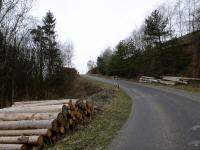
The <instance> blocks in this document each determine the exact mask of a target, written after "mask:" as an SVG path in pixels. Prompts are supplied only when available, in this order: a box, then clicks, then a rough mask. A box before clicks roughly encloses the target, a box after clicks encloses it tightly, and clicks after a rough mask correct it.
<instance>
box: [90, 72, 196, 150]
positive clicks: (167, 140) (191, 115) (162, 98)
mask: <svg viewBox="0 0 200 150" xmlns="http://www.w3.org/2000/svg"><path fill="white" fill-rule="evenodd" d="M87 77H88V78H90V79H92V80H99V81H103V82H107V83H111V84H119V85H120V87H121V88H123V89H124V90H125V91H126V92H127V94H128V95H129V96H130V97H131V98H132V100H133V106H132V112H131V114H130V117H129V119H128V121H127V122H126V123H125V125H124V127H123V128H122V129H121V131H119V134H118V136H117V137H116V138H115V139H114V140H113V141H112V142H111V144H110V145H109V149H110V150H200V95H198V94H192V93H189V92H183V91H180V90H175V89H169V88H161V87H153V86H147V85H142V84H138V83H131V82H128V81H123V80H118V81H116V80H112V79H103V78H99V77H91V76H87Z"/></svg>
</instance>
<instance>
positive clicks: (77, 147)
mask: <svg viewBox="0 0 200 150" xmlns="http://www.w3.org/2000/svg"><path fill="white" fill-rule="evenodd" d="M83 82H84V90H83V91H82V94H83V95H84V96H88V95H89V93H92V94H91V95H90V96H89V97H88V98H87V99H88V100H89V101H91V102H93V103H94V106H97V108H96V111H95V114H94V115H93V117H92V118H91V119H90V120H88V122H87V123H86V124H85V125H82V126H79V127H78V128H77V129H74V131H73V132H71V133H68V134H67V135H65V136H64V137H62V139H61V140H60V141H58V142H57V143H56V144H52V145H47V146H45V149H46V150H83V149H87V150H94V149H98V150H99V149H106V147H107V146H108V144H109V143H110V142H111V140H112V139H113V138H114V137H115V136H116V135H117V133H118V131H119V130H120V128H121V127H122V126H123V124H124V123H125V122H126V120H127V119H128V116H129V113H130V112H131V106H132V104H131V103H132V100H131V98H130V97H129V96H128V95H127V94H126V93H125V92H124V91H123V90H121V89H118V88H116V87H115V86H112V85H108V84H105V83H101V82H97V81H87V80H86V79H81V83H83ZM86 85H87V90H86V87H85V86H86ZM79 88H81V87H80V86H79ZM94 89H96V91H97V92H96V93H94ZM97 89H98V90H97ZM86 91H87V92H86ZM80 92H81V91H80ZM78 97H81V96H80V93H79V96H78Z"/></svg>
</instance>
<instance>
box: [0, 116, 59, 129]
mask: <svg viewBox="0 0 200 150" xmlns="http://www.w3.org/2000/svg"><path fill="white" fill-rule="evenodd" d="M55 124H57V121H56V120H54V119H53V120H22V121H5V122H4V121H3V122H0V130H23V129H26V130H27V129H52V130H53V129H54V128H55V126H56V125H55Z"/></svg>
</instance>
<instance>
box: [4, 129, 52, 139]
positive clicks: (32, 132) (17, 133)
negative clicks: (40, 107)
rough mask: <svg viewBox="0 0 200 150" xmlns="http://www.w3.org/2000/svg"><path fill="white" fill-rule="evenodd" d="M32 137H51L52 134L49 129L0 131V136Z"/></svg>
mask: <svg viewBox="0 0 200 150" xmlns="http://www.w3.org/2000/svg"><path fill="white" fill-rule="evenodd" d="M32 135H42V136H47V137H51V135H52V132H51V130H49V129H30V130H0V136H32Z"/></svg>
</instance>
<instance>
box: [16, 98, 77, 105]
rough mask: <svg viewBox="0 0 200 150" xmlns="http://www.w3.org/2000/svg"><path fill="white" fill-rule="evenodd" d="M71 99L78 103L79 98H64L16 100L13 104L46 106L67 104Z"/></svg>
mask: <svg viewBox="0 0 200 150" xmlns="http://www.w3.org/2000/svg"><path fill="white" fill-rule="evenodd" d="M70 101H72V102H73V103H76V102H77V101H78V100H77V99H63V100H46V101H27V102H15V103H14V104H13V106H24V105H26V106H27V105H35V106H44V105H59V104H60V105H61V104H67V103H69V102H70Z"/></svg>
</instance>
